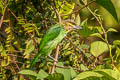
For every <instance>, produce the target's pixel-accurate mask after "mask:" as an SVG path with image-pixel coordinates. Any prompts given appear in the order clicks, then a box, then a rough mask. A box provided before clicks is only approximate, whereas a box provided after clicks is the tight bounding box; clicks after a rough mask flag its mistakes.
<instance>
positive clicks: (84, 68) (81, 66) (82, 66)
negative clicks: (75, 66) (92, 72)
mask: <svg viewBox="0 0 120 80" xmlns="http://www.w3.org/2000/svg"><path fill="white" fill-rule="evenodd" d="M80 68H81V70H84V71H86V70H89V69H88V68H87V67H86V66H84V65H83V64H81V65H80Z"/></svg>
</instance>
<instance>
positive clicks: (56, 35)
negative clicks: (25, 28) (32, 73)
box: [30, 24, 66, 67]
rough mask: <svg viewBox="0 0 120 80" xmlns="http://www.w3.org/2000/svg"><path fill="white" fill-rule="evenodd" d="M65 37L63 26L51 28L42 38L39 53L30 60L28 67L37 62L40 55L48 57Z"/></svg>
mask: <svg viewBox="0 0 120 80" xmlns="http://www.w3.org/2000/svg"><path fill="white" fill-rule="evenodd" d="M65 35H66V30H65V29H64V26H62V25H61V24H56V25H54V26H52V27H51V28H50V29H49V30H48V31H47V33H46V34H45V35H44V36H43V38H42V40H41V42H40V46H39V49H40V52H39V53H38V54H37V55H36V56H35V58H34V59H33V60H32V62H31V65H30V67H32V66H33V65H34V64H35V63H36V62H37V60H38V59H39V58H40V56H41V55H43V56H48V55H49V54H51V52H52V51H53V49H55V48H56V46H57V45H58V43H60V42H61V40H62V39H63V38H64V37H65Z"/></svg>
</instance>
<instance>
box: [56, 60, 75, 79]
mask: <svg viewBox="0 0 120 80" xmlns="http://www.w3.org/2000/svg"><path fill="white" fill-rule="evenodd" d="M58 65H59V66H63V63H62V62H59V63H58ZM56 72H57V73H61V74H63V75H64V80H71V79H72V78H73V77H75V76H76V72H75V71H74V70H73V69H72V68H56Z"/></svg>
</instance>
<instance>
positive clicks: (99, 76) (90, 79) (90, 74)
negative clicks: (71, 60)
mask: <svg viewBox="0 0 120 80" xmlns="http://www.w3.org/2000/svg"><path fill="white" fill-rule="evenodd" d="M73 80H120V73H119V72H117V71H114V70H111V69H99V70H95V71H86V72H82V73H80V74H78V75H77V77H76V78H74V79H73Z"/></svg>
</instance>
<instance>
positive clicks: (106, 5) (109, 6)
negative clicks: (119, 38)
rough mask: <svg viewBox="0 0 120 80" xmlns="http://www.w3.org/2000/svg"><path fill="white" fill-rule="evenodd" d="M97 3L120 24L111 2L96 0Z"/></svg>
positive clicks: (109, 0)
mask: <svg viewBox="0 0 120 80" xmlns="http://www.w3.org/2000/svg"><path fill="white" fill-rule="evenodd" d="M96 3H98V4H99V5H101V6H102V7H104V8H105V9H106V10H107V11H108V12H109V13H110V14H111V15H112V16H113V17H114V18H115V20H116V21H117V22H118V17H117V13H116V11H115V8H114V5H113V3H112V1H111V0H96Z"/></svg>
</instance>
